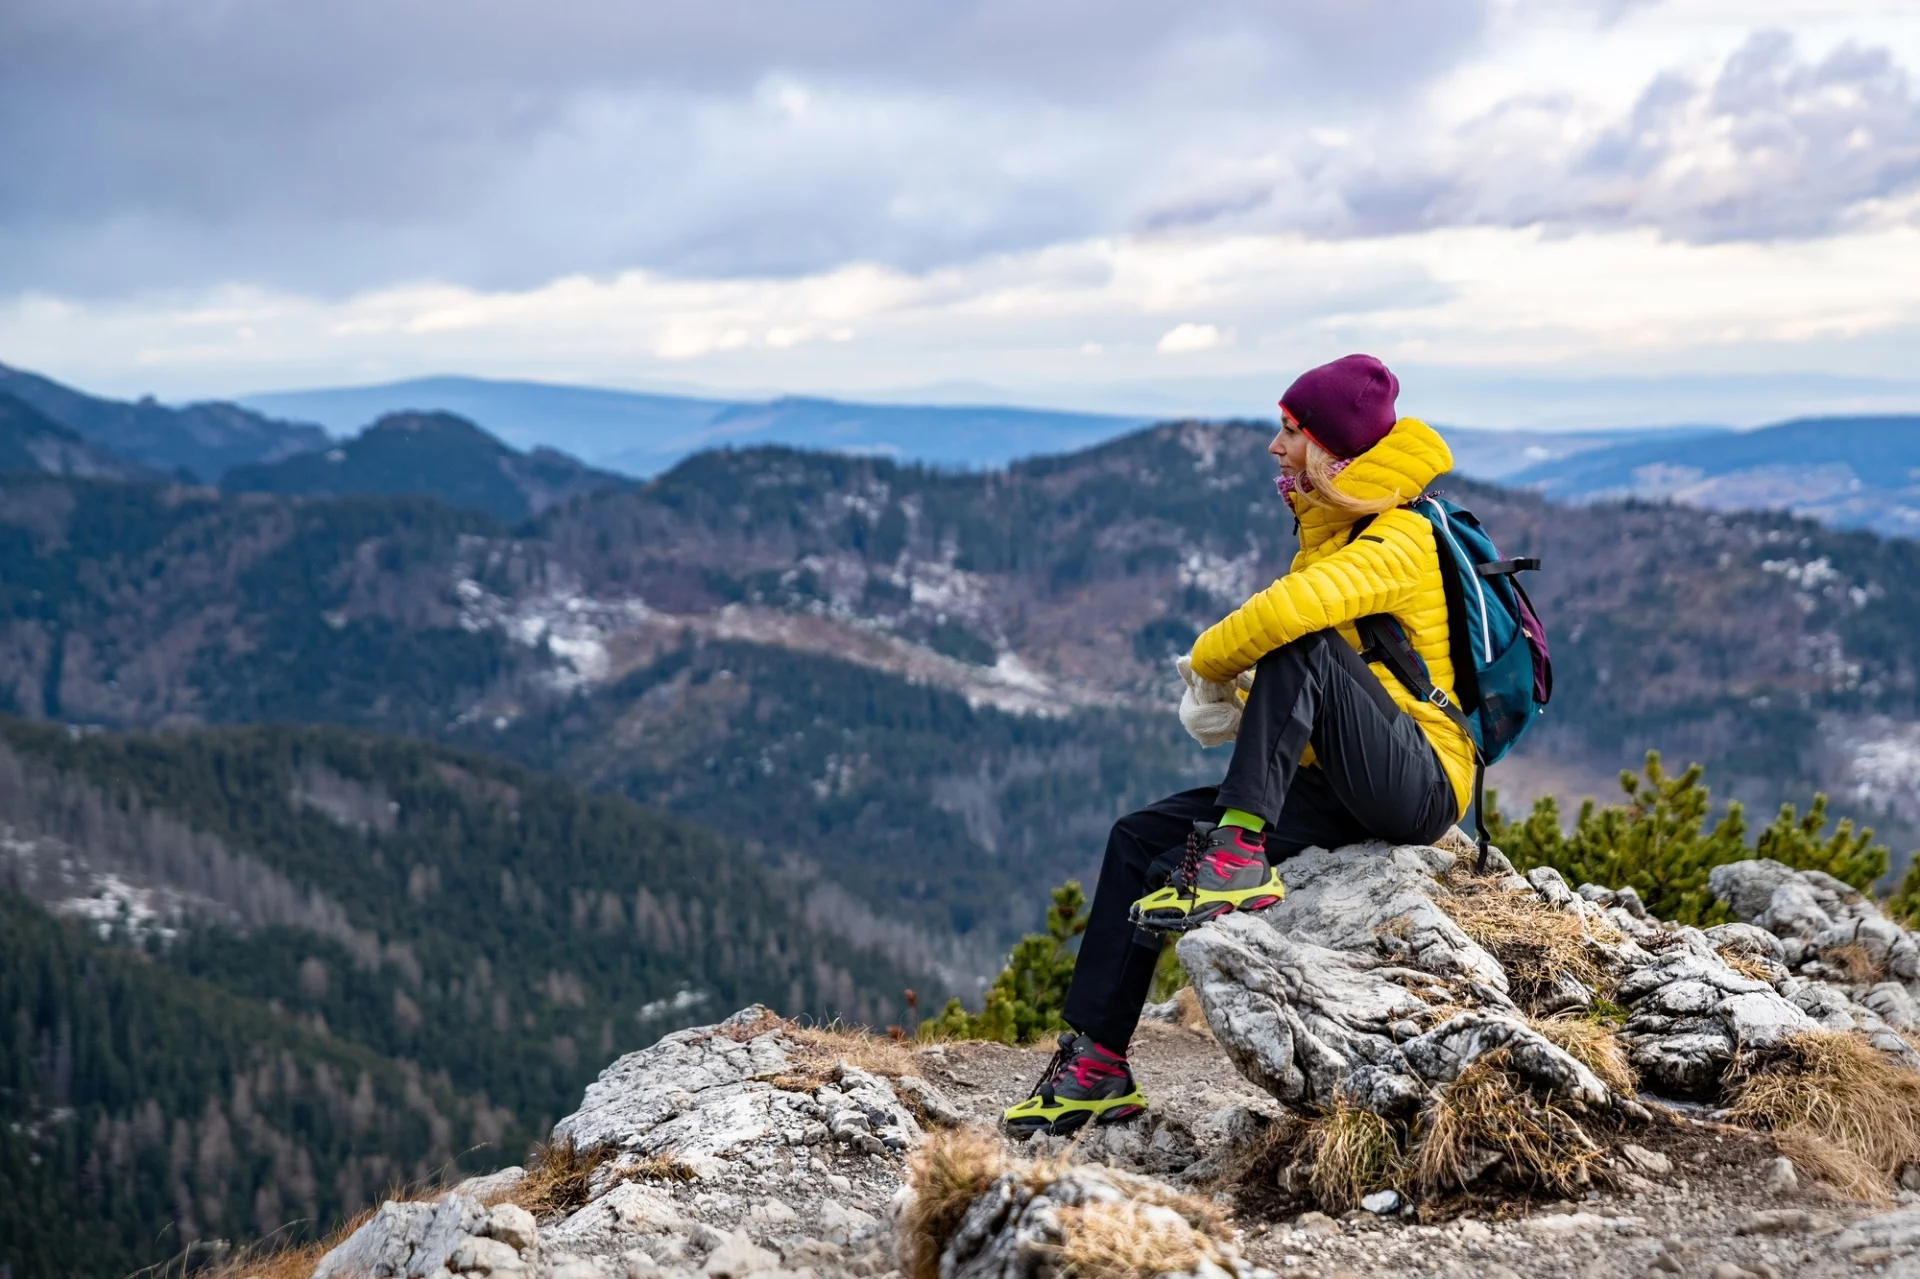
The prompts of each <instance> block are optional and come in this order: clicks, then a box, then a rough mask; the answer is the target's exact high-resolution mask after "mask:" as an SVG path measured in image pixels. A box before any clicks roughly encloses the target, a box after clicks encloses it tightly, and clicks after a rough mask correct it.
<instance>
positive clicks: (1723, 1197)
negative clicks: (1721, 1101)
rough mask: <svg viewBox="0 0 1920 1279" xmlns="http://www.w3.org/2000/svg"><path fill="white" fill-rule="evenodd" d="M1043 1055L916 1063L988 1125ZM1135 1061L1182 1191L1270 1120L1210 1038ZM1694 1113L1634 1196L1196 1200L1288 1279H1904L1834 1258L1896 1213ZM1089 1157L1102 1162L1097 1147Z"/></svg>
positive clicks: (1670, 1125) (1276, 1191)
mask: <svg viewBox="0 0 1920 1279" xmlns="http://www.w3.org/2000/svg"><path fill="white" fill-rule="evenodd" d="M1049 1047H1050V1046H1042V1047H1039V1048H1033V1049H1015V1048H1007V1047H1003V1046H1001V1045H998V1044H983V1043H955V1044H950V1045H947V1046H945V1047H944V1048H943V1049H940V1050H938V1051H936V1052H934V1053H932V1054H928V1055H926V1056H925V1057H923V1061H924V1062H925V1069H926V1073H927V1075H928V1077H929V1078H931V1079H933V1080H934V1082H936V1083H938V1084H939V1085H940V1087H941V1089H942V1090H943V1091H944V1092H946V1093H947V1095H948V1096H949V1097H950V1098H951V1099H952V1100H953V1101H954V1102H955V1104H956V1105H958V1106H959V1107H961V1108H962V1109H963V1110H965V1111H966V1112H967V1113H968V1114H969V1116H971V1117H973V1118H974V1119H976V1120H978V1121H980V1122H993V1121H995V1120H997V1119H998V1116H999V1113H1000V1111H1001V1110H1002V1109H1003V1108H1005V1107H1006V1106H1009V1105H1011V1104H1013V1103H1014V1102H1016V1101H1018V1100H1020V1099H1021V1098H1023V1097H1025V1096H1027V1095H1028V1094H1029V1093H1030V1092H1031V1090H1032V1088H1033V1084H1034V1081H1035V1079H1036V1078H1037V1077H1038V1075H1039V1073H1040V1071H1041V1070H1042V1068H1043V1067H1044V1066H1045V1064H1046V1060H1047V1057H1048V1049H1049ZM1132 1063H1133V1067H1134V1071H1135V1075H1136V1077H1137V1078H1138V1080H1139V1082H1140V1084H1141V1087H1142V1088H1143V1090H1144V1091H1145V1093H1146V1095H1147V1098H1148V1100H1149V1102H1150V1104H1151V1107H1152V1110H1151V1112H1150V1114H1149V1116H1148V1117H1147V1118H1146V1119H1144V1120H1141V1121H1138V1122H1139V1124H1141V1125H1142V1126H1144V1128H1145V1129H1146V1131H1147V1132H1148V1133H1151V1134H1152V1136H1153V1138H1154V1140H1153V1141H1152V1142H1151V1143H1146V1144H1147V1146H1148V1147H1149V1148H1148V1152H1147V1156H1146V1157H1148V1158H1158V1159H1160V1160H1161V1163H1160V1165H1159V1166H1153V1165H1152V1164H1147V1165H1145V1166H1143V1167H1142V1170H1143V1171H1151V1172H1154V1173H1156V1174H1158V1175H1162V1176H1169V1175H1170V1176H1171V1178H1172V1179H1173V1180H1175V1181H1179V1180H1180V1179H1181V1177H1180V1173H1179V1170H1178V1169H1174V1168H1170V1167H1168V1161H1173V1162H1178V1161H1179V1160H1182V1159H1185V1160H1187V1161H1188V1162H1189V1166H1191V1163H1192V1161H1193V1158H1194V1156H1195V1155H1196V1154H1197V1155H1198V1156H1199V1157H1202V1158H1204V1157H1205V1156H1206V1155H1207V1154H1208V1153H1210V1152H1209V1151H1207V1150H1205V1149H1196V1148H1195V1144H1194V1143H1193V1142H1191V1140H1189V1139H1187V1138H1185V1137H1183V1133H1184V1134H1190V1133H1192V1132H1194V1131H1195V1130H1196V1129H1197V1130H1200V1131H1202V1132H1203V1133H1204V1132H1205V1131H1206V1129H1205V1125H1204V1116H1206V1115H1207V1114H1209V1113H1210V1112H1217V1111H1219V1110H1221V1109H1222V1108H1224V1107H1229V1106H1234V1105H1240V1106H1246V1107H1249V1108H1252V1109H1256V1110H1263V1111H1265V1112H1266V1113H1276V1112H1275V1103H1274V1102H1273V1101H1272V1099H1271V1098H1269V1097H1267V1096H1266V1094H1265V1093H1263V1092H1262V1091H1261V1090H1259V1089H1257V1088H1255V1087H1254V1086H1253V1085H1252V1084H1250V1083H1248V1082H1247V1081H1246V1080H1245V1079H1243V1078H1242V1077H1241V1076H1240V1074H1239V1072H1238V1071H1236V1070H1235V1069H1234V1068H1233V1066H1232V1065H1231V1063H1229V1062H1228V1061H1227V1059H1226V1056H1225V1054H1224V1053H1222V1052H1221V1050H1220V1048H1219V1046H1218V1045H1217V1044H1216V1043H1215V1042H1214V1041H1213V1039H1212V1037H1211V1036H1210V1035H1208V1034H1207V1033H1206V1032H1205V1031H1204V1030H1191V1029H1186V1028H1183V1027H1179V1026H1171V1025H1164V1024H1154V1023H1148V1024H1146V1025H1144V1026H1143V1027H1142V1028H1141V1032H1140V1035H1139V1037H1138V1038H1137V1039H1136V1040H1135V1043H1134V1047H1133V1054H1132ZM1688 1110H1689V1108H1685V1107H1679V1108H1673V1109H1667V1108H1658V1107H1656V1117H1655V1122H1654V1123H1652V1124H1651V1125H1648V1126H1645V1127H1642V1128H1639V1129H1636V1130H1635V1131H1633V1132H1631V1133H1629V1134H1627V1139H1628V1140H1631V1141H1633V1142H1634V1143H1636V1144H1637V1145H1639V1146H1641V1147H1643V1148H1645V1149H1646V1150H1649V1151H1651V1152H1653V1153H1654V1155H1655V1156H1656V1158H1655V1159H1654V1160H1653V1161H1651V1162H1652V1165H1653V1167H1654V1168H1655V1169H1659V1168H1660V1167H1661V1165H1660V1160H1659V1158H1658V1157H1664V1159H1665V1160H1666V1161H1668V1165H1669V1166H1667V1167H1666V1168H1665V1170H1664V1171H1655V1172H1652V1173H1648V1174H1647V1175H1645V1176H1643V1177H1639V1178H1638V1180H1637V1181H1635V1182H1633V1183H1632V1184H1633V1188H1632V1189H1630V1190H1622V1189H1604V1190H1594V1191H1589V1192H1588V1193H1587V1195H1586V1196H1585V1197H1584V1198H1583V1199H1581V1200H1580V1201H1578V1202H1566V1201H1557V1200H1553V1199H1547V1198H1541V1199H1526V1198H1517V1199H1504V1200H1482V1201H1474V1202H1460V1203H1454V1204H1449V1205H1432V1204H1429V1205H1427V1206H1426V1208H1427V1214H1428V1216H1429V1217H1436V1216H1437V1217H1441V1218H1444V1219H1441V1220H1435V1221H1434V1222H1433V1224H1422V1223H1421V1222H1420V1221H1419V1220H1418V1217H1417V1215H1416V1214H1415V1212H1414V1210H1412V1209H1407V1210H1405V1211H1404V1212H1402V1213H1398V1214H1391V1215H1386V1216H1376V1215H1374V1214H1372V1213H1368V1212H1364V1211H1357V1210H1356V1211H1354V1212H1350V1213H1348V1214H1346V1215H1345V1216H1344V1217H1342V1218H1340V1219H1339V1220H1333V1219H1330V1218H1328V1217H1326V1216H1325V1215H1324V1214H1319V1213H1314V1212H1311V1211H1309V1210H1308V1209H1309V1207H1310V1206H1309V1205H1307V1204H1305V1203H1303V1202H1301V1201H1300V1199H1299V1198H1298V1197H1297V1196H1293V1195H1289V1194H1287V1193H1286V1192H1285V1191H1283V1190H1282V1189H1281V1188H1280V1187H1279V1186H1278V1185H1277V1184H1274V1182H1273V1180H1272V1178H1271V1175H1270V1174H1269V1176H1268V1179H1267V1180H1266V1181H1265V1182H1264V1183H1262V1182H1261V1181H1260V1179H1258V1178H1254V1179H1252V1180H1251V1181H1250V1182H1244V1183H1233V1182H1226V1183H1223V1182H1221V1181H1219V1180H1210V1181H1208V1182H1205V1183H1202V1184H1197V1185H1195V1187H1194V1188H1195V1189H1196V1190H1199V1191H1202V1192H1206V1193H1212V1194H1215V1195H1216V1196H1221V1197H1223V1198H1222V1202H1223V1203H1226V1204H1229V1205H1230V1206H1231V1207H1232V1209H1233V1215H1234V1220H1235V1223H1236V1224H1237V1226H1238V1227H1239V1228H1240V1229H1241V1230H1242V1231H1243V1232H1244V1235H1243V1242H1244V1246H1245V1248H1246V1250H1247V1252H1248V1254H1249V1255H1250V1256H1251V1257H1252V1258H1253V1259H1254V1260H1255V1261H1256V1262H1257V1263H1259V1264H1260V1265H1262V1266H1266V1267H1269V1268H1271V1269H1273V1270H1274V1271H1276V1272H1278V1274H1279V1275H1281V1276H1285V1277H1288V1279H1291V1277H1292V1276H1300V1277H1302V1279H1308V1277H1313V1279H1337V1277H1339V1276H1376V1275H1381V1276H1384V1275H1429V1274H1431V1275H1443V1276H1448V1277H1449V1279H1452V1277H1454V1276H1459V1277H1461V1279H1465V1277H1467V1276H1476V1277H1478V1276H1484V1277H1486V1279H1544V1277H1545V1276H1556V1275H1581V1276H1596V1277H1601V1279H1612V1277H1614V1276H1620V1277H1627V1276H1631V1277H1633V1279H1640V1277H1642V1276H1656V1277H1658V1276H1664V1275H1683V1276H1699V1277H1700V1279H1742V1277H1743V1276H1747V1275H1757V1276H1767V1277H1770V1279H1771V1277H1775V1276H1778V1277H1780V1279H1785V1277H1787V1276H1806V1277H1808V1279H1824V1277H1826V1276H1840V1275H1858V1274H1869V1273H1887V1266H1888V1263H1890V1262H1891V1263H1893V1264H1894V1266H1895V1270H1894V1273H1905V1272H1904V1271H1903V1270H1902V1269H1901V1268H1900V1263H1899V1262H1898V1261H1897V1260H1896V1259H1895V1258H1894V1257H1892V1256H1891V1255H1889V1254H1886V1252H1885V1250H1880V1251H1879V1252H1876V1251H1875V1250H1872V1249H1865V1250H1859V1251H1855V1252H1852V1253H1844V1254H1843V1253H1842V1252H1841V1251H1840V1250H1839V1248H1838V1247H1837V1239H1838V1236H1839V1235H1840V1233H1841V1231H1842V1230H1843V1229H1844V1228H1845V1227H1846V1226H1847V1225H1849V1224H1850V1223H1852V1222H1855V1221H1857V1220H1859V1219H1861V1218H1863V1217H1867V1216H1869V1215H1871V1214H1873V1213H1875V1212H1879V1211H1885V1210H1886V1209H1888V1208H1890V1207H1893V1206H1894V1205H1879V1206H1870V1205H1863V1204H1857V1203H1850V1202H1847V1201H1844V1200H1841V1199H1839V1198H1837V1197H1835V1196H1832V1195H1830V1194H1829V1193H1827V1192H1826V1191H1825V1190H1824V1189H1823V1188H1821V1187H1819V1186H1817V1185H1814V1184H1811V1183H1810V1182H1809V1181H1808V1180H1807V1179H1805V1178H1800V1179H1798V1184H1797V1185H1795V1186H1793V1187H1791V1188H1788V1187H1784V1186H1782V1185H1781V1183H1780V1180H1779V1171H1778V1169H1777V1166H1776V1161H1777V1159H1778V1156H1779V1152H1778V1151H1777V1150H1776V1149H1775V1148H1774V1146H1773V1143H1772V1142H1771V1140H1769V1139H1768V1138H1766V1137H1765V1136H1763V1135H1761V1134H1757V1133H1751V1132H1747V1131H1745V1130H1741V1129H1734V1128H1729V1127H1726V1126H1724V1125H1719V1124H1715V1123H1712V1122H1711V1121H1710V1120H1708V1119H1706V1118H1705V1117H1704V1115H1701V1114H1699V1113H1698V1111H1697V1110H1695V1111H1694V1113H1691V1114H1690V1113H1688ZM1163 1130H1164V1131H1163ZM1092 1140H1093V1139H1092V1138H1089V1141H1092ZM1183 1141H1186V1142H1187V1144H1184V1145H1183V1144H1182V1142H1183ZM1098 1142H1099V1143H1105V1142H1106V1138H1104V1137H1102V1138H1099V1139H1098ZM1096 1144H1098V1143H1096ZM1199 1144H1201V1145H1204V1141H1203V1142H1201V1143H1199ZM1066 1145H1067V1143H1066V1142H1062V1141H1057V1140H1054V1141H1050V1140H1049V1139H1044V1138H1043V1139H1039V1140H1038V1141H1037V1142H1030V1143H1027V1146H1028V1150H1029V1151H1031V1152H1034V1153H1051V1152H1053V1151H1056V1150H1059V1149H1061V1148H1063V1147H1065V1146H1066ZM1082 1145H1083V1147H1084V1146H1086V1145H1087V1142H1083V1143H1082ZM1116 1148H1117V1147H1116ZM1138 1148H1139V1147H1138V1146H1134V1147H1128V1149H1138ZM1084 1153H1091V1154H1092V1155H1093V1156H1094V1157H1096V1158H1101V1157H1104V1156H1103V1155H1102V1154H1101V1152H1100V1150H1099V1149H1094V1150H1091V1151H1085V1152H1084ZM1216 1162H1217V1161H1216ZM1642 1171H1645V1170H1644V1169H1643V1170H1642ZM1902 1199H1903V1200H1904V1201H1910V1203H1911V1204H1914V1205H1920V1195H1914V1194H1911V1193H1903V1195H1902ZM1900 1206H1902V1207H1905V1206H1909V1205H1908V1204H1903V1205H1900ZM1436 1209H1438V1210H1439V1211H1437V1212H1436ZM1913 1273H1916V1274H1920V1270H1916V1271H1915V1272H1913Z"/></svg>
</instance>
